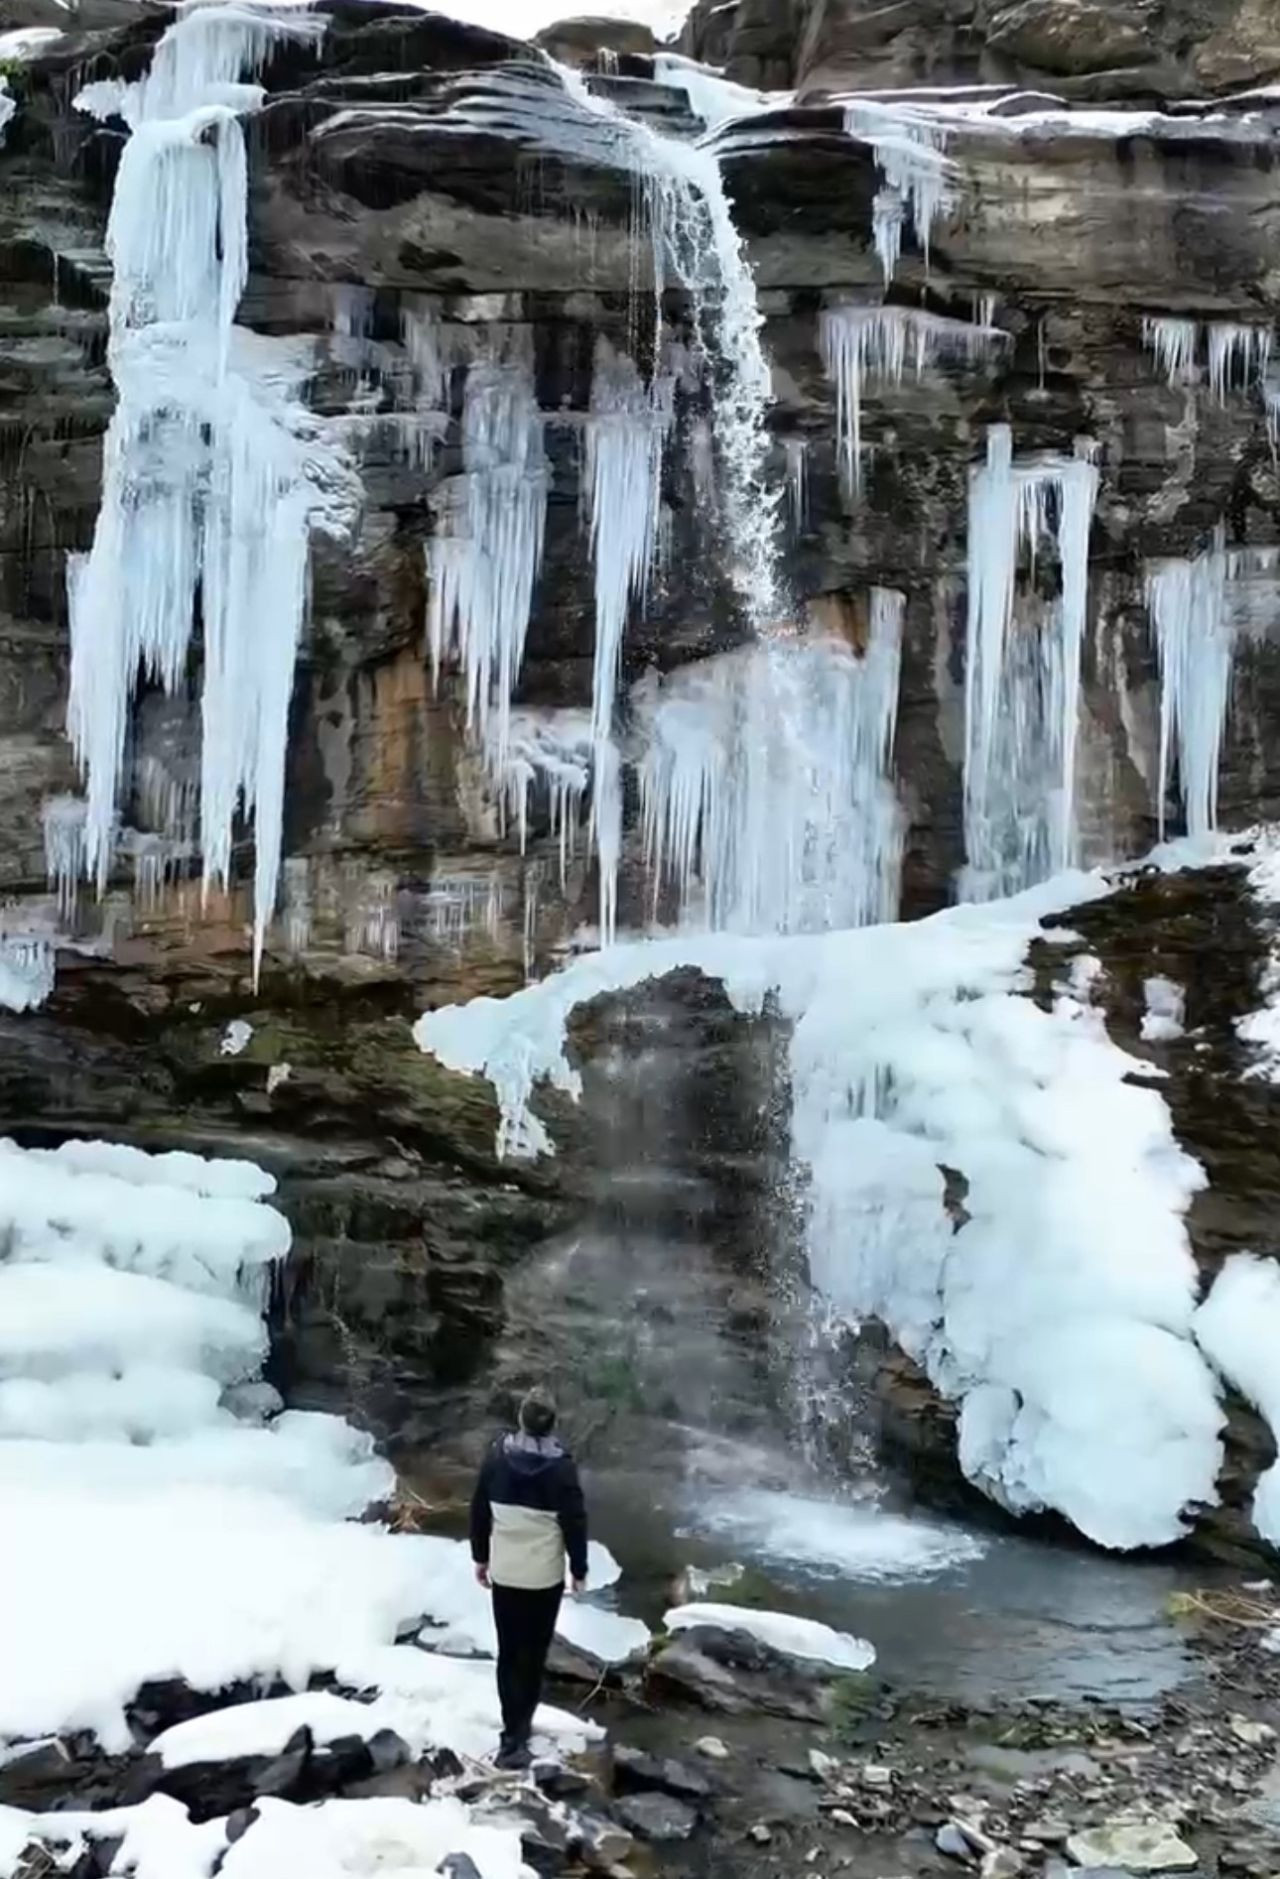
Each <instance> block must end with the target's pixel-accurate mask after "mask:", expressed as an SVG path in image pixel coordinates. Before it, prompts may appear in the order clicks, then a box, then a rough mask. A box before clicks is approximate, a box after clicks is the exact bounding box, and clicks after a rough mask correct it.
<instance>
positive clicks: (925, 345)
mask: <svg viewBox="0 0 1280 1879" xmlns="http://www.w3.org/2000/svg"><path fill="white" fill-rule="evenodd" d="M818 340H819V345H820V347H821V350H822V359H823V364H824V365H825V366H826V368H827V373H828V376H829V377H831V378H832V379H834V381H835V386H836V435H837V438H838V442H839V460H840V470H841V474H842V476H843V477H844V479H845V482H846V484H847V486H848V487H849V488H850V489H852V490H854V491H855V492H856V491H857V490H858V488H859V487H860V485H861V482H862V456H863V451H862V399H863V392H864V389H865V387H866V386H867V385H868V384H870V383H874V382H876V381H879V382H881V383H883V384H887V385H901V383H902V381H903V379H904V378H905V377H906V375H907V372H908V371H910V372H911V373H912V375H913V376H914V377H915V378H917V379H919V378H920V377H921V376H922V375H923V373H924V372H925V370H926V369H927V368H929V367H931V366H933V365H935V364H938V363H941V362H942V361H959V362H961V363H963V364H968V365H971V366H972V365H974V364H977V363H979V362H982V361H984V360H987V359H989V358H991V357H992V356H993V355H994V354H995V353H996V352H998V351H1000V350H1002V349H1003V348H1004V347H1006V346H1007V345H1008V343H1009V335H1008V333H1006V332H1003V331H1002V330H1001V329H1000V328H999V327H997V326H990V325H972V324H970V323H969V322H967V321H965V320H949V319H945V318H943V317H942V315H941V314H937V313H926V312H924V311H922V310H920V309H918V308H916V307H885V306H869V307H861V306H844V307H829V308H827V309H826V310H825V311H824V312H823V313H822V314H821V315H820V318H819V322H818Z"/></svg>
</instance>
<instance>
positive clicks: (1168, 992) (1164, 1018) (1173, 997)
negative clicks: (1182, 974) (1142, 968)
mask: <svg viewBox="0 0 1280 1879" xmlns="http://www.w3.org/2000/svg"><path fill="white" fill-rule="evenodd" d="M1142 994H1143V999H1144V1001H1145V1004H1146V1010H1145V1011H1144V1012H1143V1014H1142V1026H1141V1035H1142V1038H1143V1041H1144V1043H1147V1044H1167V1043H1172V1041H1173V1040H1174V1039H1175V1038H1179V1037H1184V1036H1185V1035H1186V1016H1187V995H1186V993H1185V992H1184V991H1183V989H1182V987H1181V986H1180V985H1175V984H1174V982H1173V980H1172V979H1162V978H1158V977H1157V978H1152V979H1146V980H1145V981H1144V982H1143V987H1142Z"/></svg>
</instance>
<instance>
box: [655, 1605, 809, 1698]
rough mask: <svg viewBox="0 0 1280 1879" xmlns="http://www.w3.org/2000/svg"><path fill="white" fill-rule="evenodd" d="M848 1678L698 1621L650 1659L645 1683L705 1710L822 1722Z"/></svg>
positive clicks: (745, 1635)
mask: <svg viewBox="0 0 1280 1879" xmlns="http://www.w3.org/2000/svg"><path fill="white" fill-rule="evenodd" d="M844 1681H846V1679H844V1678H842V1676H841V1673H840V1672H839V1671H836V1670H833V1669H832V1668H831V1667H830V1666H829V1665H824V1664H817V1663H812V1662H809V1661H807V1660H804V1659H800V1658H793V1657H787V1656H784V1655H783V1654H782V1653H781V1652H780V1651H775V1650H773V1649H771V1647H770V1646H769V1645H767V1644H764V1643H762V1642H761V1640H760V1639H759V1638H756V1637H753V1636H752V1635H751V1634H750V1633H748V1632H745V1631H723V1630H719V1629H717V1628H716V1627H714V1626H710V1625H708V1626H702V1625H699V1626H697V1627H694V1628H690V1629H688V1630H686V1631H682V1632H681V1633H680V1634H679V1635H678V1636H677V1637H675V1638H673V1639H672V1640H671V1641H670V1642H669V1643H667V1644H664V1645H663V1647H662V1648H661V1649H660V1650H659V1651H658V1652H657V1653H656V1654H655V1655H654V1656H653V1657H652V1658H651V1659H650V1662H649V1665H648V1669H647V1673H646V1682H647V1683H648V1684H651V1685H652V1686H654V1687H655V1689H656V1690H658V1691H659V1692H661V1691H667V1690H675V1691H677V1692H678V1693H679V1694H680V1695H683V1696H686V1697H692V1698H694V1700H695V1701H697V1702H700V1703H702V1704H703V1705H704V1706H705V1707H706V1708H707V1709H719V1710H724V1711H725V1712H727V1713H728V1714H730V1715H745V1714H749V1713H750V1712H751V1711H753V1710H763V1711H765V1712H766V1713H767V1714H769V1715H773V1716H790V1717H794V1718H796V1719H797V1720H798V1721H802V1722H822V1721H824V1720H825V1719H826V1716H827V1713H828V1710H829V1709H830V1707H831V1703H832V1693H833V1692H834V1691H835V1689H836V1688H837V1687H838V1686H839V1685H840V1684H841V1683H842V1682H844Z"/></svg>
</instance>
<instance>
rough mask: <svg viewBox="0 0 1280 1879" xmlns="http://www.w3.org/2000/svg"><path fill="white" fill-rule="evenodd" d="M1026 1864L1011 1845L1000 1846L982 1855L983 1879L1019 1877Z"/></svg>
mask: <svg viewBox="0 0 1280 1879" xmlns="http://www.w3.org/2000/svg"><path fill="white" fill-rule="evenodd" d="M1024 1864H1025V1862H1024V1861H1023V1859H1022V1858H1021V1857H1020V1855H1019V1854H1017V1853H1015V1852H1014V1850H1013V1848H1012V1847H1011V1846H998V1847H996V1848H995V1849H994V1851H993V1852H990V1853H984V1854H983V1856H982V1867H981V1872H982V1879H1018V1875H1019V1874H1020V1873H1021V1871H1022V1869H1023V1866H1024Z"/></svg>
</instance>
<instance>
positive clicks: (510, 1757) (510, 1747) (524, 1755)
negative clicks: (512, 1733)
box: [493, 1736, 533, 1770]
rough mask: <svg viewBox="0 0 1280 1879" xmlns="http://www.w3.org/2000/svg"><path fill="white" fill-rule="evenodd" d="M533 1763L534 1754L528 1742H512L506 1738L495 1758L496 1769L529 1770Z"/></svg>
mask: <svg viewBox="0 0 1280 1879" xmlns="http://www.w3.org/2000/svg"><path fill="white" fill-rule="evenodd" d="M532 1761H533V1754H532V1752H531V1750H530V1748H529V1744H528V1743H527V1742H516V1741H512V1740H510V1739H509V1738H507V1737H505V1736H504V1737H503V1740H502V1742H501V1743H500V1744H499V1747H498V1753H497V1754H496V1755H495V1756H494V1758H493V1765H494V1767H495V1768H502V1769H511V1770H514V1769H522V1768H528V1767H529V1766H530V1765H531V1763H532Z"/></svg>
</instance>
